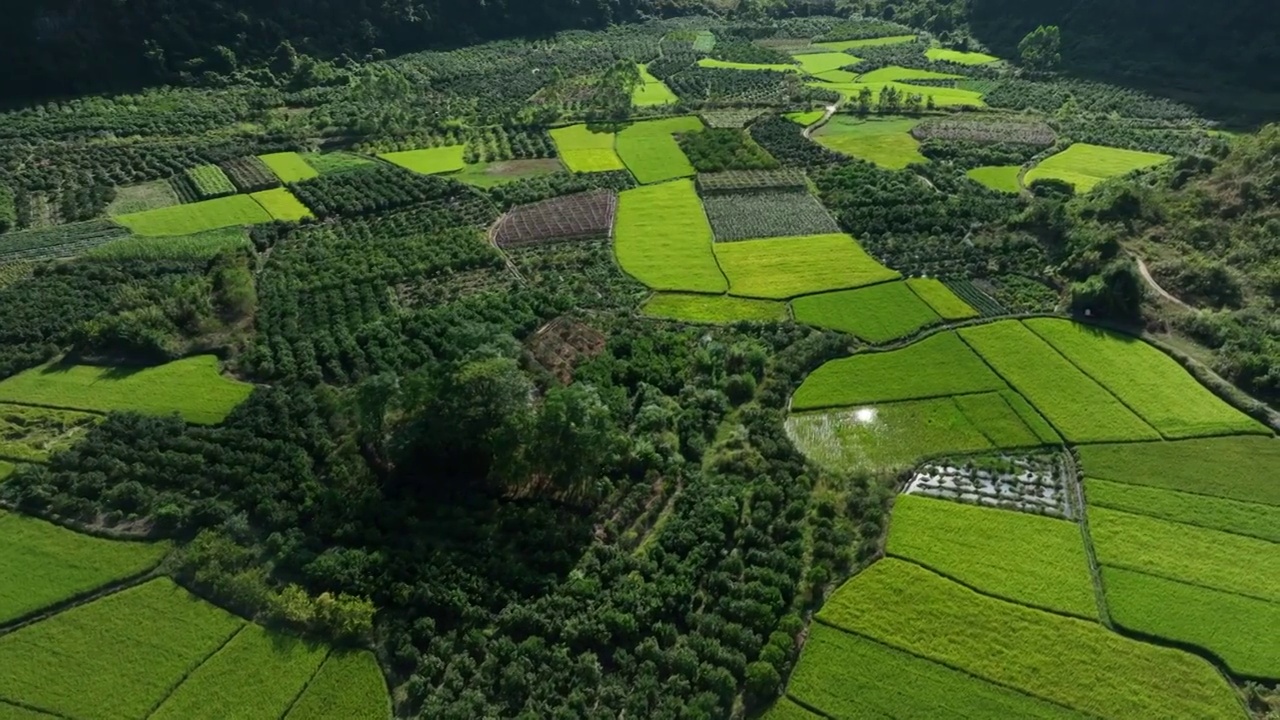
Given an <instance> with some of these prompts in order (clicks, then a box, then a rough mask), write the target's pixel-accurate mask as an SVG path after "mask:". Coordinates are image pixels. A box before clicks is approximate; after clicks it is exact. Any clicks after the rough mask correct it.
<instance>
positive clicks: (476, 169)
mask: <svg viewBox="0 0 1280 720" xmlns="http://www.w3.org/2000/svg"><path fill="white" fill-rule="evenodd" d="M564 169H565V168H564V165H561V164H560V160H559V159H558V158H541V159H537V160H497V161H494V162H484V163H471V164H469V165H467V166H466V167H464V168H463V169H462V170H461V171H459V172H457V173H454V174H453V175H450V176H449V177H450V178H452V179H454V180H457V181H458V182H464V183H466V184H468V185H475V186H476V187H481V188H491V187H497V186H499V185H506V184H507V183H512V182H515V181H516V180H523V179H525V178H535V177H542V176H544V175H551V174H553V173H558V172H564Z"/></svg>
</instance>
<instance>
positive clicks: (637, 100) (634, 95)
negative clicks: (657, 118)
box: [631, 63, 680, 107]
mask: <svg viewBox="0 0 1280 720" xmlns="http://www.w3.org/2000/svg"><path fill="white" fill-rule="evenodd" d="M639 70H640V84H639V85H638V86H636V88H635V89H634V90H632V91H631V104H632V105H635V106H636V107H652V106H654V105H671V104H673V103H676V102H679V101H680V98H678V97H676V94H675V93H673V92H671V88H669V87H667V86H666V84H664V83H663V82H662V81H661V80H659V79H658V78H656V77H654V76H653V75H652V74H650V72H649V67H648V66H647V65H644V64H643V63H641V64H640V65H639Z"/></svg>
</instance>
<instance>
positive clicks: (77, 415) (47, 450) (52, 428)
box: [0, 403, 102, 462]
mask: <svg viewBox="0 0 1280 720" xmlns="http://www.w3.org/2000/svg"><path fill="white" fill-rule="evenodd" d="M101 420H102V416H101V415H94V414H92V413H82V412H75V411H74V410H54V409H51V408H38V407H29V406H26V405H9V404H4V403H0V458H3V459H7V460H12V461H14V462H46V461H48V460H49V455H51V454H52V453H55V452H57V451H59V450H65V449H67V448H69V447H71V446H72V445H73V444H75V443H76V442H77V441H79V440H80V438H82V437H84V434H85V433H87V432H88V431H89V429H90V428H92V427H93V426H94V425H96V424H97V423H98V422H100V421H101Z"/></svg>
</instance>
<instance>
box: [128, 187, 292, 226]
mask: <svg viewBox="0 0 1280 720" xmlns="http://www.w3.org/2000/svg"><path fill="white" fill-rule="evenodd" d="M114 219H115V221H116V222H118V223H120V224H121V225H124V226H125V227H127V228H129V229H130V230H132V231H133V232H135V233H137V234H139V235H152V236H157V235H191V234H193V233H198V232H204V231H205V230H215V229H217V228H224V227H232V226H235V225H256V224H258V223H268V222H271V215H270V214H269V213H267V211H266V210H264V209H262V206H261V205H259V204H258V203H257V202H255V201H254V199H253V198H252V197H250V196H248V195H232V196H230V197H223V198H217V199H215V200H203V201H201V202H194V203H187V204H186V205H174V206H173V207H166V208H160V209H158V210H146V211H143V212H140V213H133V214H130V215H120V216H118V217H116V218H114Z"/></svg>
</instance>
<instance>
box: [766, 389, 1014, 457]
mask: <svg viewBox="0 0 1280 720" xmlns="http://www.w3.org/2000/svg"><path fill="white" fill-rule="evenodd" d="M786 428H787V435H788V436H790V437H791V441H792V442H793V443H795V445H796V447H797V448H799V449H800V451H801V452H803V453H804V454H805V456H806V457H808V458H809V459H811V460H813V461H814V462H816V463H818V464H819V465H822V466H825V467H827V468H830V469H832V470H836V471H839V472H856V471H862V470H887V469H905V468H908V467H910V466H912V465H914V464H915V463H916V462H918V461H919V460H921V459H922V458H926V457H932V456H936V455H941V454H944V453H960V452H973V451H977V450H990V449H991V448H992V445H991V442H990V441H989V440H987V438H986V436H985V435H983V434H982V432H981V431H980V430H978V428H976V427H974V425H973V424H972V423H971V422H969V420H968V418H966V417H965V415H964V413H962V412H961V411H960V408H959V407H958V406H957V405H956V403H955V401H954V400H953V399H952V398H947V397H944V398H933V399H930V400H908V401H905V402H897V403H883V404H875V405H867V406H864V407H859V408H856V409H844V410H824V411H819V412H811V413H796V414H793V415H791V416H790V417H788V418H787V423H786Z"/></svg>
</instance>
